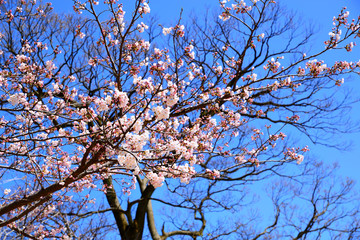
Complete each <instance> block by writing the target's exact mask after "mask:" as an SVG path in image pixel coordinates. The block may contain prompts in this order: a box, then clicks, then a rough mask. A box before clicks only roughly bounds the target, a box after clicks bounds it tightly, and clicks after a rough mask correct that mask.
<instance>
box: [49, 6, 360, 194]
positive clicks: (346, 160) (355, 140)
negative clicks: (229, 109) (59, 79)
mask: <svg viewBox="0 0 360 240" xmlns="http://www.w3.org/2000/svg"><path fill="white" fill-rule="evenodd" d="M249 1H250V0H247V1H246V2H249ZM124 2H125V3H126V2H133V1H125V0H124ZM277 2H280V3H281V4H283V5H284V6H286V7H287V8H288V9H289V10H293V11H294V12H297V14H298V15H299V17H301V18H302V20H303V21H310V22H312V23H313V24H314V25H315V26H316V27H317V30H318V31H317V32H316V36H315V41H316V43H319V44H318V45H317V44H316V45H314V46H312V48H313V50H316V49H320V50H321V49H322V48H323V47H324V45H323V42H324V41H325V40H326V39H328V33H329V31H330V30H331V28H332V18H333V16H336V15H337V14H338V13H339V12H340V10H341V8H342V7H343V6H347V7H348V10H349V11H350V17H351V18H353V17H356V16H358V15H360V1H359V0H348V1H345V0H301V1H295V0H282V1H280V0H278V1H277ZM53 5H54V7H55V11H66V12H71V11H72V10H71V9H72V7H71V6H72V1H71V0H63V1H61V0H55V1H53ZM217 5H218V1H217V0H152V1H150V7H151V14H156V15H157V16H158V17H159V22H161V23H164V24H163V25H164V26H165V27H166V26H171V23H175V22H177V21H178V17H179V14H180V9H181V8H183V9H184V10H183V17H186V16H187V15H188V14H190V13H193V14H197V15H202V14H204V12H205V11H206V9H209V8H210V9H211V8H214V7H217ZM166 24H168V25H166ZM343 53H344V55H342V56H337V55H334V54H329V55H328V56H327V57H326V58H323V59H322V60H325V61H327V62H329V63H331V62H334V61H336V60H337V59H345V60H348V61H357V60H359V59H360V39H358V46H357V47H355V48H354V50H353V52H352V53H351V54H350V55H348V54H345V51H344V52H343ZM337 54H339V52H337ZM344 87H345V88H350V89H353V92H354V94H357V96H356V97H357V98H359V99H360V76H353V78H352V79H349V80H348V81H346V82H345V84H344ZM352 115H353V117H354V120H360V103H357V104H355V105H354V106H353V110H352ZM303 140H304V141H307V140H306V139H305V138H304V136H302V137H301V140H300V141H303ZM339 140H348V141H351V142H352V148H351V149H349V150H347V151H339V150H336V149H331V148H327V147H323V146H314V145H310V150H311V155H312V157H314V158H317V159H320V160H322V161H324V162H334V161H338V162H339V164H340V167H341V168H340V172H339V173H340V174H341V175H342V176H349V177H350V178H353V179H355V180H356V181H357V182H358V184H357V188H358V189H360V174H359V173H358V172H359V170H358V169H359V167H360V157H359V156H360V133H359V132H358V133H352V134H346V135H338V136H337V137H336V138H334V142H337V141H339ZM307 142H308V141H307ZM305 161H306V160H305Z"/></svg>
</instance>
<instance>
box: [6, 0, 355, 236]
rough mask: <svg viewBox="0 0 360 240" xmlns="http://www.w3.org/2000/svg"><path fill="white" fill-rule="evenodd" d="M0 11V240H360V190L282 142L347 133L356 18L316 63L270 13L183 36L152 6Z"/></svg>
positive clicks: (340, 26) (241, 8) (206, 22)
mask: <svg viewBox="0 0 360 240" xmlns="http://www.w3.org/2000/svg"><path fill="white" fill-rule="evenodd" d="M0 4H1V5H0V6H1V15H0V24H1V33H0V58H1V60H0V66H1V69H0V112H1V117H0V174H1V175H0V176H1V177H0V179H1V183H2V184H1V193H0V204H1V205H0V216H1V217H0V227H1V228H2V230H1V231H0V235H1V236H2V237H5V238H9V239H24V238H29V239H100V238H105V237H107V238H111V239H113V238H121V239H124V240H125V239H126V240H127V239H132V240H135V239H142V238H143V237H144V236H146V238H148V239H150V238H151V239H157V240H160V239H197V238H199V239H200V238H201V239H229V238H233V239H270V238H274V239H275V238H291V239H306V238H311V239H320V238H321V237H322V236H323V237H324V236H325V237H331V239H344V238H348V239H353V238H356V236H359V232H360V230H359V227H360V222H359V219H358V208H357V207H354V206H355V205H352V203H354V202H353V201H354V200H355V199H356V198H355V197H356V196H353V195H352V193H353V191H352V188H353V183H352V182H351V181H350V180H347V181H344V182H341V181H340V180H334V179H335V178H334V177H333V176H334V175H333V171H332V169H333V168H329V167H323V165H322V164H321V163H319V162H318V161H313V160H311V159H306V158H305V159H304V156H306V154H305V153H306V152H308V151H309V149H308V147H307V146H306V145H301V144H302V143H301V142H293V141H291V140H290V139H289V138H288V137H287V135H289V134H291V133H293V132H301V133H303V134H304V135H305V136H307V137H308V139H310V140H311V141H313V142H319V143H323V144H327V145H333V143H332V142H329V141H328V138H327V137H329V136H332V135H331V134H333V133H336V132H339V131H340V132H341V131H344V130H346V129H343V128H342V127H341V125H339V122H343V121H347V119H346V109H347V108H348V107H349V106H350V104H351V102H350V101H351V99H349V94H344V95H341V91H339V89H341V88H342V87H341V85H342V84H343V83H344V79H345V78H347V77H351V76H352V74H354V73H357V72H359V68H360V61H359V62H348V61H345V60H344V59H342V58H346V52H350V51H351V50H352V48H353V47H355V42H354V41H355V40H356V38H358V37H360V31H359V29H360V18H358V17H356V18H355V19H354V20H352V19H350V18H349V17H350V16H349V12H348V11H347V10H346V9H345V8H344V9H342V10H341V12H340V13H339V15H338V16H336V17H334V19H333V28H332V29H330V30H329V31H330V33H329V36H328V39H327V40H326V41H325V42H322V43H316V44H319V45H323V48H322V49H323V50H321V51H319V52H311V51H308V44H310V41H311V36H312V35H313V33H312V32H311V31H305V30H304V28H299V27H298V26H296V25H295V22H296V21H295V17H294V16H292V15H291V14H287V13H286V11H284V10H283V9H282V8H281V7H280V6H279V4H277V3H275V2H274V1H272V0H252V1H250V0H248V1H246V2H245V1H242V0H241V1H237V0H235V1H221V2H219V8H218V10H217V11H218V12H217V14H216V16H215V17H213V16H212V15H211V14H208V15H207V16H206V17H205V18H204V19H196V18H194V19H193V20H192V21H185V20H184V19H185V17H184V16H181V15H180V17H179V19H178V21H177V23H176V24H174V25H168V23H161V24H159V23H158V22H156V20H155V18H154V17H153V16H152V14H151V2H150V3H149V2H147V1H144V0H136V1H132V2H131V3H128V2H126V1H124V2H123V3H122V2H121V1H117V0H108V1H104V2H103V3H102V2H101V3H100V2H98V1H96V0H88V1H85V0H84V1H74V11H75V13H74V14H73V15H66V14H61V15H60V14H57V13H56V10H53V9H52V5H51V3H42V2H40V3H37V2H36V1H35V0H32V1H24V0H19V1H15V0H14V1H3V0H2V1H0ZM354 39H355V40H354ZM279 43H280V44H279ZM329 51H338V52H339V59H337V61H336V62H335V63H325V62H324V61H323V60H321V59H322V58H323V56H325V55H326V54H327V52H329ZM270 180H273V181H275V182H273V184H272V185H270V186H271V187H269V188H268V194H269V199H270V200H271V201H272V203H273V205H272V206H273V207H270V208H273V210H274V215H273V218H272V220H271V221H270V222H268V221H266V220H264V221H259V220H258V218H257V217H258V216H256V215H254V214H245V211H244V209H247V208H248V207H249V206H251V205H252V203H253V202H254V201H253V199H252V197H251V196H253V195H252V194H251V191H250V190H251V188H252V186H253V185H254V184H258V183H262V182H264V184H265V183H269V181H270ZM248 191H250V192H248ZM302 206H303V207H304V206H306V209H305V210H304V209H302ZM270 212H271V211H270ZM214 219H217V220H218V222H217V220H214ZM270 219H271V218H270ZM224 220H225V221H226V222H225V226H224ZM267 223H268V224H267Z"/></svg>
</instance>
